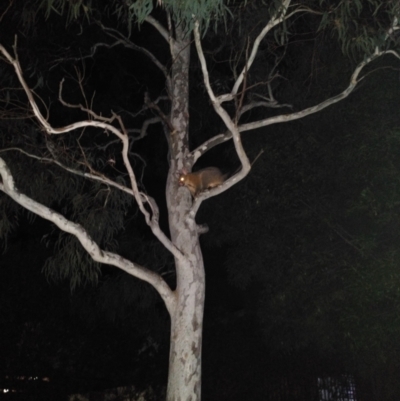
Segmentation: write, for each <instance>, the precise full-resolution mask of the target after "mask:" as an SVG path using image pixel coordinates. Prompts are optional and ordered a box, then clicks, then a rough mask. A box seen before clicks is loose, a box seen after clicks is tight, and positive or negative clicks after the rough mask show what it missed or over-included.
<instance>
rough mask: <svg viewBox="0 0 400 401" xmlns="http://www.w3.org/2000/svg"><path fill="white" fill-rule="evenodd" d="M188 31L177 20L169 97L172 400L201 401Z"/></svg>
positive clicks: (200, 280)
mask: <svg viewBox="0 0 400 401" xmlns="http://www.w3.org/2000/svg"><path fill="white" fill-rule="evenodd" d="M190 39H191V37H190V35H186V36H185V33H184V32H183V31H182V29H181V26H180V25H179V24H178V25H177V26H176V29H175V41H173V42H170V43H171V48H170V50H171V56H172V60H173V64H172V66H171V76H170V78H169V80H168V91H169V96H170V98H171V110H170V122H171V126H172V127H173V132H171V133H170V135H169V148H170V169H169V174H168V180H167V190H166V198H167V207H168V217H169V228H170V234H171V240H172V242H173V243H174V245H175V246H176V247H177V248H178V249H179V250H180V251H181V252H182V253H183V254H184V255H185V259H184V261H183V262H182V261H179V260H175V268H176V289H175V296H176V300H177V302H176V308H175V309H174V310H173V311H171V312H170V316H171V343H170V347H171V348H170V360H169V377H168V389H167V400H168V401H189V400H191V401H200V397H201V344H202V329H203V311H204V295H205V275H204V264H203V256H202V254H201V249H200V242H199V235H198V231H197V225H196V222H195V220H194V216H191V215H189V211H190V208H191V206H192V202H191V195H190V193H189V191H188V190H187V189H186V188H180V187H179V184H178V179H179V175H180V174H181V173H182V169H183V168H191V167H192V166H191V165H190V162H189V161H188V154H189V148H188V143H189V141H188V127H189V111H188V110H189V63H190V42H191V40H190Z"/></svg>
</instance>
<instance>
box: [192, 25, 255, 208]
mask: <svg viewBox="0 0 400 401" xmlns="http://www.w3.org/2000/svg"><path fill="white" fill-rule="evenodd" d="M193 32H194V38H195V45H196V50H197V54H198V56H199V60H200V64H201V70H202V73H203V78H204V85H205V86H206V89H207V93H208V96H209V97H210V100H211V102H212V105H213V107H214V110H215V112H216V113H217V114H218V115H219V116H220V117H221V119H222V121H223V122H224V124H225V126H226V128H227V129H228V130H229V131H230V133H231V135H232V138H233V144H234V146H235V150H236V154H237V155H238V158H239V160H240V162H241V164H242V169H241V170H240V171H239V172H238V173H237V174H235V175H234V176H232V177H231V178H229V179H228V180H226V181H225V182H224V183H223V184H222V185H220V186H218V187H216V188H213V189H212V190H210V191H206V192H203V193H202V194H200V196H198V197H197V198H196V199H195V201H194V202H193V206H192V209H191V213H192V216H194V215H195V213H196V212H197V209H198V208H199V207H200V204H201V202H202V200H204V199H206V198H209V197H211V196H215V195H218V194H220V193H222V192H224V191H226V190H227V189H228V188H230V187H231V186H233V185H235V184H236V183H237V182H239V181H241V180H242V179H243V178H244V177H246V175H247V174H248V173H249V172H250V169H251V165H250V162H249V159H248V157H247V155H246V152H245V150H244V148H243V144H242V140H241V137H240V132H239V130H238V126H237V124H236V123H235V122H234V121H233V120H232V119H231V117H230V116H229V114H228V113H227V111H226V110H225V109H224V108H223V107H222V106H221V103H222V100H220V99H217V98H216V97H215V94H214V92H213V90H212V88H211V85H210V80H209V76H208V69H207V63H206V59H205V57H204V53H203V49H202V46H201V40H200V32H199V22H198V21H195V24H194V31H193ZM193 213H194V215H193Z"/></svg>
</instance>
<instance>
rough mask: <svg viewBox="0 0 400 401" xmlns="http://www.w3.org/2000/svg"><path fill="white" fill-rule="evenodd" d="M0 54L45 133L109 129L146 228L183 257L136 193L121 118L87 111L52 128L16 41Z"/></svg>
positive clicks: (153, 208) (154, 208) (145, 198)
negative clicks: (11, 48)
mask: <svg viewBox="0 0 400 401" xmlns="http://www.w3.org/2000/svg"><path fill="white" fill-rule="evenodd" d="M0 53H2V54H3V55H4V56H5V58H6V60H7V61H8V62H9V63H10V64H11V65H12V66H13V67H14V70H15V72H16V74H17V77H18V79H19V82H20V84H21V86H22V87H23V89H24V91H25V93H26V95H27V97H28V100H29V103H30V106H31V108H32V110H33V113H34V115H35V117H36V119H37V120H38V121H39V123H40V124H41V126H42V127H43V128H44V129H45V131H46V132H47V133H48V134H50V135H51V134H63V133H66V132H70V131H73V130H76V129H79V128H85V127H98V128H102V129H104V130H105V131H108V132H111V133H112V134H114V135H115V136H116V137H117V138H118V139H119V140H120V141H121V142H122V150H121V156H122V160H123V163H124V166H125V168H126V170H127V173H128V176H129V179H130V185H131V188H132V193H133V196H134V197H135V200H136V202H137V204H138V206H139V209H140V211H141V212H142V214H143V215H144V217H145V220H146V223H147V225H148V226H149V227H150V229H151V230H152V232H153V234H154V235H155V236H156V238H157V239H158V240H159V241H160V242H161V243H162V244H163V245H164V246H165V247H166V248H167V249H168V250H169V251H170V252H171V253H172V254H173V255H174V257H175V258H177V259H182V258H183V257H184V256H183V254H182V253H181V252H180V250H179V249H177V248H176V247H175V246H174V244H172V242H171V241H170V239H169V238H168V237H167V236H166V235H165V234H164V233H163V231H162V230H161V229H160V226H159V220H158V219H159V210H158V206H157V204H156V202H155V200H154V199H153V198H151V197H150V196H148V195H147V194H145V193H142V192H140V191H139V189H138V185H137V181H136V177H135V173H134V171H133V168H132V165H131V163H130V160H129V150H130V143H129V135H128V132H127V130H126V129H125V127H124V124H123V122H122V119H121V117H120V116H118V115H116V114H114V113H113V114H112V116H111V117H109V118H106V117H103V116H99V115H98V114H96V113H94V112H93V111H91V110H90V113H89V114H90V116H91V117H92V118H93V120H83V121H78V122H75V123H73V124H69V125H67V126H64V127H60V128H54V127H53V126H52V125H51V124H50V123H49V122H48V121H47V119H46V118H45V117H44V116H43V114H42V113H41V111H40V108H39V107H38V105H37V102H36V100H35V98H34V96H33V93H32V91H31V90H30V88H29V86H28V84H27V83H26V81H25V79H24V76H23V73H22V69H21V66H20V64H19V61H18V57H17V52H16V44H14V54H15V57H12V56H11V55H10V53H8V51H7V50H6V49H5V48H4V46H2V45H0ZM60 96H61V94H60ZM70 106H71V105H70ZM85 111H86V112H88V110H85ZM113 122H117V123H118V125H119V127H120V128H119V129H118V128H116V127H115V126H114V125H112V123H113ZM146 204H147V205H148V207H149V208H150V210H151V212H150V211H149V210H148V209H147V208H146V206H145V205H146Z"/></svg>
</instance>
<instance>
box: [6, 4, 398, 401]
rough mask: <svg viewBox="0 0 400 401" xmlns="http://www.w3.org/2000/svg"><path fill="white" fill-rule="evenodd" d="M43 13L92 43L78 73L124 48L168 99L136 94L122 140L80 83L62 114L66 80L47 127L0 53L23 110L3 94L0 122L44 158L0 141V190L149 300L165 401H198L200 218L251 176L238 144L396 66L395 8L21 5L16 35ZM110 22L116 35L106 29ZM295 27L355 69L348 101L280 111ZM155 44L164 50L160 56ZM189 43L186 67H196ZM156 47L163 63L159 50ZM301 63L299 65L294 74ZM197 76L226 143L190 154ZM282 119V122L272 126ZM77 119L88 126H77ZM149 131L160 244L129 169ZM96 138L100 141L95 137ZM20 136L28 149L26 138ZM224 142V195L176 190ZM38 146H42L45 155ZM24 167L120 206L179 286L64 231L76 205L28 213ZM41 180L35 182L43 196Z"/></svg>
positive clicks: (209, 142)
mask: <svg viewBox="0 0 400 401" xmlns="http://www.w3.org/2000/svg"><path fill="white" fill-rule="evenodd" d="M39 6H41V9H44V12H45V14H46V16H47V17H49V16H50V15H52V13H53V12H56V13H58V14H63V13H64V15H65V14H66V15H67V19H68V20H69V21H70V22H72V21H74V22H75V23H77V22H78V24H80V25H81V30H80V32H78V33H79V34H80V35H83V36H84V37H86V40H87V42H90V41H91V43H90V48H88V49H87V52H86V53H85V54H82V53H80V54H79V55H77V54H75V55H74V57H73V58H71V59H73V60H74V61H77V60H79V59H81V60H84V59H85V58H88V57H94V56H95V55H96V53H97V52H99V51H100V49H104V48H105V49H113V48H115V47H117V46H122V47H124V48H125V49H127V50H130V51H132V52H136V53H137V54H139V55H140V56H141V57H142V58H145V59H147V61H148V62H150V63H151V64H152V65H153V66H155V68H156V69H157V71H158V72H159V73H160V74H161V75H162V77H163V80H164V83H165V92H164V93H165V96H162V95H163V91H160V92H159V93H158V94H157V95H156V96H154V95H153V94H151V93H150V92H149V93H147V92H146V93H142V94H141V95H144V103H143V106H142V108H141V109H140V110H131V111H130V113H131V114H130V115H134V116H137V115H141V116H143V115H146V113H149V112H151V113H152V114H151V115H150V113H149V114H147V115H148V118H146V119H143V120H142V121H141V126H139V127H138V126H136V127H127V126H126V125H127V123H126V118H125V116H124V115H123V114H122V113H120V112H113V111H110V112H109V114H108V115H105V114H104V112H100V111H98V110H96V108H95V107H94V106H92V105H93V101H92V100H93V99H92V100H89V99H88V96H87V95H86V94H85V86H84V80H83V79H82V76H81V75H79V72H78V73H77V78H76V85H77V87H78V88H79V89H80V90H81V91H82V96H83V99H84V102H82V103H80V102H76V103H72V102H71V101H68V100H67V98H66V96H65V91H66V90H68V88H67V86H66V84H65V82H64V80H61V83H60V90H59V96H58V100H59V102H60V103H61V104H62V105H63V106H64V108H65V110H64V112H63V116H62V119H60V120H59V121H58V120H57V119H56V118H55V117H54V116H52V113H51V111H50V108H49V107H48V104H47V102H46V101H45V100H42V99H40V98H39V97H38V96H37V95H36V93H35V91H34V90H33V88H32V87H30V86H29V84H28V82H29V80H28V79H27V78H25V76H26V74H24V70H26V69H27V66H25V65H23V63H22V62H20V59H19V57H18V55H19V54H18V46H17V40H15V41H14V44H13V45H11V43H2V44H1V46H0V52H1V55H2V60H3V67H4V63H7V64H9V66H10V67H11V68H12V69H13V71H14V74H15V77H16V79H17V81H18V85H19V87H20V88H21V89H22V90H23V92H24V95H25V99H26V100H27V104H26V103H22V100H21V97H20V96H19V94H14V93H13V92H12V90H11V89H7V90H4V91H3V94H4V99H3V100H4V103H3V105H4V109H3V114H2V115H3V116H4V118H6V117H7V116H13V118H22V117H25V118H29V119H31V120H34V121H35V124H36V125H38V126H39V131H36V134H37V133H38V132H39V139H37V143H40V144H41V145H40V146H39V145H38V146H37V147H36V148H35V146H34V141H33V142H32V141H31V142H30V146H29V148H27V147H26V146H25V142H24V141H13V135H12V134H11V137H10V135H7V136H5V137H4V138H3V141H2V146H3V148H2V149H1V152H2V157H1V158H0V174H1V177H2V180H1V183H0V189H1V191H2V192H3V193H4V194H6V195H8V197H10V198H11V199H13V200H14V201H15V202H16V203H18V204H19V205H20V206H22V208H25V209H27V210H29V211H30V212H32V213H34V214H36V215H39V216H41V217H42V218H44V219H47V220H49V221H51V222H52V223H54V224H55V225H56V226H57V227H58V228H59V229H60V230H61V231H62V232H64V233H68V234H71V235H72V236H75V237H76V238H77V239H78V241H79V242H80V244H81V245H82V247H83V248H84V250H85V252H86V253H87V255H89V256H90V257H91V258H92V259H93V260H94V261H96V262H100V263H104V264H108V265H111V266H115V267H117V268H119V269H122V270H124V271H126V272H127V273H129V274H131V275H133V276H135V277H136V278H138V279H140V280H143V281H145V282H147V283H149V284H150V285H152V286H153V287H154V288H155V289H156V291H157V292H158V294H159V295H160V297H161V298H162V300H163V302H164V304H165V306H166V308H167V310H168V312H169V315H170V319H171V333H170V363H169V378H168V389H167V399H168V400H170V401H172V400H182V401H183V400H199V399H200V396H201V349H202V327H203V309H204V297H205V274H204V264H203V257H202V252H201V248H200V241H199V237H200V235H201V234H204V233H205V232H207V226H205V225H198V224H197V223H196V214H197V212H198V210H199V208H200V206H201V204H202V202H204V201H206V200H207V199H208V198H210V197H214V196H217V195H219V194H221V193H222V192H225V191H227V190H228V189H229V188H231V187H232V186H234V185H235V184H237V183H238V182H240V181H241V180H243V179H244V178H245V177H246V176H247V175H248V174H249V172H250V170H251V163H250V161H249V158H248V155H247V154H246V151H245V149H244V147H243V144H242V135H243V134H244V133H245V132H247V131H252V130H256V129H259V128H262V127H267V126H270V125H272V124H276V123H283V122H288V121H293V120H296V119H300V118H304V117H306V116H308V115H310V114H313V113H317V112H319V111H320V110H322V109H324V108H326V107H328V106H330V105H332V104H334V103H336V102H338V101H341V100H343V99H345V98H346V97H347V96H349V95H350V94H351V92H352V91H353V90H354V88H355V87H356V86H357V84H358V83H359V82H360V81H361V80H362V79H363V78H364V77H365V75H363V74H364V71H365V68H366V67H367V66H369V65H370V64H371V63H373V61H374V60H376V59H377V58H380V57H382V56H385V55H391V56H395V57H399V54H398V53H397V52H396V46H397V45H398V35H397V31H398V29H399V26H398V13H399V8H398V6H397V3H395V2H387V3H385V4H383V3H382V2H381V1H378V0H376V1H374V0H371V1H368V2H362V1H361V0H356V1H354V2H342V1H323V0H320V1H312V0H310V1H305V2H300V3H298V2H292V1H291V0H274V1H248V2H232V3H229V2H224V1H222V0H201V1H195V2H194V1H191V0H186V1H176V0H158V1H157V2H154V1H152V0H143V1H133V0H125V1H120V0H115V1H112V2H110V3H108V4H107V5H105V6H104V7H102V6H101V5H98V6H94V5H93V3H92V2H91V1H84V0H79V1H66V0H46V1H40V2H39V1H35V0H32V1H31V2H25V4H24V6H23V7H22V6H19V7H22V8H20V9H19V10H18V12H20V14H19V15H20V16H21V21H24V22H23V23H24V24H25V25H34V24H35V22H34V21H35V18H40V15H39V14H38V13H39V11H38V10H39V9H40V8H39ZM15 7H17V6H15V5H14V4H13V2H12V1H10V2H9V4H8V7H4V9H3V12H2V20H3V22H2V23H5V22H4V21H5V17H7V15H10V13H11V12H14V11H15ZM17 8H18V7H17ZM16 12H17V11H16ZM7 13H8V14H7ZM113 18H114V19H115V18H116V19H117V20H118V22H119V24H117V25H115V26H110V25H108V24H109V23H111V22H110V21H113ZM88 23H90V24H92V25H90V27H93V26H96V27H97V29H98V30H99V31H100V32H101V33H102V35H104V37H105V38H106V39H105V40H104V41H102V42H100V41H97V39H95V38H94V37H95V35H92V34H91V32H92V31H90V29H87V28H86V27H87V25H85V24H88ZM124 23H125V25H124ZM135 24H139V25H142V26H143V27H144V26H145V25H146V26H148V27H150V28H152V29H153V30H154V33H152V34H151V35H152V40H149V41H148V42H147V43H146V42H145V41H141V42H140V43H136V42H135V39H134V38H135V37H136V35H134V34H133V32H136V31H135V29H136V25H135ZM304 27H306V28H307V29H306V30H307V31H310V27H311V31H312V32H313V33H314V34H317V33H319V32H323V31H324V30H329V31H331V32H333V35H334V37H335V38H336V39H338V40H339V41H340V42H341V44H342V47H343V50H344V52H345V53H348V54H352V55H353V56H354V57H355V58H357V60H359V61H358V63H356V64H355V67H354V69H353V71H352V73H351V74H350V76H349V77H348V85H347V87H345V88H344V89H343V90H342V91H340V90H338V91H337V93H336V94H334V95H333V96H332V97H329V98H327V99H324V100H322V101H320V102H319V103H317V104H314V105H311V106H309V107H306V108H301V107H299V106H297V107H296V108H295V107H294V106H293V105H291V104H290V99H282V100H280V99H278V97H277V96H276V93H275V90H276V89H277V88H279V82H280V80H282V79H284V77H283V76H282V73H280V72H279V69H280V67H281V66H282V65H283V64H284V61H285V55H286V50H287V47H288V46H289V45H290V44H291V42H292V41H293V40H294V39H296V40H298V39H299V36H298V35H300V34H301V32H302V30H303V31H304ZM146 32H149V31H148V30H147V31H146ZM155 34H157V35H158V37H159V38H158V39H157V46H156V47H155V46H154V35H155ZM85 35H86V36H85ZM207 40H209V43H211V44H214V46H215V48H214V49H212V50H213V51H210V52H205V51H204V50H203V45H204V43H205V41H207ZM193 43H194V49H195V51H194V53H195V56H192V53H193V52H192V50H193V49H192V44H193ZM161 44H162V46H163V47H164V49H163V50H160V47H161ZM146 45H149V46H148V47H146ZM220 49H224V52H222V53H221V54H223V55H224V56H225V57H226V56H227V55H229V56H228V57H227V58H226V59H225V61H226V62H225V74H224V77H223V78H224V85H222V86H218V85H217V83H218V80H217V79H215V77H214V76H213V73H214V71H213V70H211V69H210V68H209V67H208V66H209V65H210V63H212V62H213V60H214V59H215V57H217V56H216V54H217V53H218V51H219V50H220ZM165 50H167V52H168V55H169V56H168V60H167V61H166V60H165V59H164V57H163V56H162V55H164V54H165ZM301 61H302V60H301V59H300V60H298V63H300V62H301ZM127 62H129V60H127ZM193 66H197V68H198V69H199V70H200V71H201V75H202V83H201V85H202V87H203V90H204V93H205V94H206V96H207V97H208V99H209V103H210V104H211V106H212V108H213V111H214V113H215V115H216V116H218V118H219V119H220V121H221V123H222V125H223V126H224V129H222V132H218V131H215V132H212V133H211V134H210V135H209V137H207V138H205V139H204V140H203V141H202V142H201V143H200V144H198V146H196V147H194V148H190V146H189V144H190V143H191V141H190V135H191V132H193V129H192V130H190V129H189V117H190V116H189V82H190V75H189V72H190V68H191V67H193ZM128 68H129V67H128ZM9 71H10V70H7V73H9ZM226 71H228V72H229V77H228V74H227V73H226ZM31 75H32V72H31ZM104 84H105V82H104ZM41 93H42V92H41ZM21 109H23V112H24V114H23V115H22V114H19V115H18V112H17V111H16V110H21ZM279 110H283V112H282V113H279ZM77 111H81V112H82V114H81V115H85V116H84V117H83V118H80V117H76V116H78V114H77ZM69 112H70V113H71V114H70V115H71V116H70V118H69V120H68V122H67V123H65V124H64V119H65V115H66V114H67V113H69ZM75 118H76V119H75ZM74 119H75V120H74ZM154 124H159V126H160V127H162V129H163V131H164V132H165V136H166V142H167V145H168V146H167V148H168V154H167V157H168V166H169V167H168V175H167V179H166V190H165V199H166V205H167V213H168V230H165V229H164V230H163V229H162V227H161V226H160V209H159V206H158V204H157V202H156V200H155V198H154V197H152V194H151V193H147V192H146V191H145V189H144V188H143V185H141V182H140V177H138V171H137V169H136V170H135V166H134V161H133V158H134V157H138V155H136V156H135V155H134V153H133V150H132V147H133V145H134V146H136V145H137V143H138V141H139V140H142V139H143V138H145V137H146V136H147V135H148V132H149V129H150V128H149V127H150V126H152V125H154ZM96 130H97V131H98V133H97V134H94V132H96ZM71 134H72V135H75V136H76V138H75V140H70V139H68V141H67V139H65V140H63V139H61V140H60V139H59V138H71ZM24 135H25V137H26V136H27V135H29V132H25V133H24ZM68 135H69V136H68ZM99 135H102V136H101V138H102V139H101V143H99V144H95V140H94V139H93V138H94V137H95V136H96V138H98V136H99ZM30 139H31V138H30ZM30 139H29V138H28V139H27V141H29V140H30ZM227 142H230V143H232V146H233V149H234V151H235V153H236V155H237V158H238V160H239V162H240V166H241V167H240V168H239V169H238V171H237V172H236V173H235V174H233V175H232V176H231V177H230V178H229V179H227V180H226V181H224V182H223V183H222V185H218V186H216V187H214V188H211V189H210V190H206V191H202V192H200V193H199V194H196V196H195V197H194V198H192V196H191V193H190V192H189V191H188V190H187V188H185V187H181V186H180V185H179V178H180V177H181V176H182V175H184V174H187V173H188V172H190V171H191V170H192V168H193V166H194V165H195V163H196V162H197V161H198V160H199V159H200V158H201V157H202V156H204V155H205V154H206V153H207V152H208V151H210V150H211V149H214V148H216V147H218V146H219V145H221V144H224V143H227ZM43 143H45V146H42V145H43ZM111 148H112V149H114V153H113V154H112V157H110V158H108V159H107V160H105V161H104V163H103V164H102V165H100V164H99V161H98V160H97V159H96V157H95V154H96V151H98V150H99V149H103V150H107V149H111ZM16 152H19V157H11V156H9V155H10V154H15V153H16ZM139 156H140V155H139ZM24 157H25V158H29V159H30V162H29V163H42V164H44V163H45V166H46V172H47V173H48V174H50V175H51V176H52V177H54V176H55V177H57V176H61V174H63V177H65V175H64V174H71V175H74V176H78V177H80V178H83V179H85V180H87V181H88V183H87V184H85V185H84V186H82V191H88V192H90V191H91V190H92V191H93V188H96V196H97V195H99V194H100V192H103V193H107V194H108V195H107V197H106V198H104V203H103V207H104V209H107V207H108V205H107V202H108V199H114V201H115V198H116V197H118V196H119V194H122V195H123V196H121V198H123V199H126V197H128V198H129V199H133V200H134V201H135V203H136V205H137V207H138V210H139V211H140V213H141V214H142V216H143V219H144V221H145V222H146V224H147V226H148V227H149V228H150V230H151V232H152V234H153V235H154V237H155V238H156V239H157V240H158V241H159V242H160V243H161V244H162V246H163V247H164V248H165V249H166V250H167V251H168V252H169V253H170V254H171V255H172V257H173V259H174V262H175V275H176V282H175V283H174V284H172V285H171V284H170V283H169V282H168V281H167V280H166V279H165V278H164V276H163V275H162V274H160V273H159V272H155V271H154V270H151V269H149V268H147V267H146V266H144V265H142V264H140V263H139V262H138V261H136V260H129V259H127V258H125V257H123V256H122V255H119V254H117V253H115V252H112V251H111V250H109V249H105V248H104V247H102V242H101V238H100V239H97V238H98V236H99V232H100V231H101V232H103V231H107V227H104V226H101V225H100V224H99V225H98V226H97V228H96V224H94V225H93V226H92V227H90V228H88V227H86V226H85V224H83V223H82V224H80V223H79V222H80V221H81V220H79V218H78V217H77V216H75V217H76V219H73V218H71V216H73V214H72V215H71V214H68V210H69V209H68V208H69V207H73V206H74V205H72V204H73V203H74V202H78V201H77V199H76V198H77V197H74V199H71V200H69V199H68V197H65V198H63V200H62V202H61V206H59V207H58V208H57V210H53V209H51V208H50V207H49V206H53V205H49V204H48V203H46V202H47V201H46V199H45V198H43V197H42V198H40V199H37V198H36V199H35V193H32V192H33V191H29V188H28V190H26V191H22V190H21V185H19V184H18V182H19V173H21V171H22V167H21V166H20V165H18V161H20V160H21V158H24ZM106 165H107V166H112V167H115V168H114V169H113V170H112V173H110V174H108V171H109V170H107V168H106V167H105V166H106ZM60 171H62V173H60ZM118 173H120V174H118ZM14 178H15V180H16V181H17V184H15V181H14ZM48 179H49V178H48V177H46V175H45V174H44V175H43V185H45V183H46V182H47V181H46V180H48ZM64 179H65V178H64ZM162 185H165V183H162ZM116 194H117V195H116ZM99 196H100V195H99ZM68 202H71V205H70V204H68ZM66 203H67V204H66ZM161 217H162V216H161ZM121 225H122V224H121ZM7 227H8V224H3V228H4V229H6V228H7ZM211 235H212V234H211ZM66 256H68V255H66ZM83 259H84V258H82V260H83ZM82 260H81V261H82Z"/></svg>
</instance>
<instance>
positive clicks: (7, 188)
mask: <svg viewBox="0 0 400 401" xmlns="http://www.w3.org/2000/svg"><path fill="white" fill-rule="evenodd" d="M0 175H1V177H2V182H1V183H0V190H1V191H3V192H4V193H6V194H7V195H8V196H10V197H11V198H12V199H13V200H14V201H15V202H17V203H18V204H19V205H21V206H22V207H24V208H25V209H27V210H29V211H30V212H32V213H34V214H36V215H38V216H41V217H43V218H44V219H46V220H48V221H51V222H52V223H54V224H55V225H56V226H57V227H59V228H60V229H61V230H62V231H64V232H67V233H69V234H72V235H74V236H75V237H76V238H77V239H78V241H79V242H80V243H81V245H82V246H83V248H84V249H85V250H86V252H87V253H88V254H89V255H90V256H91V257H92V259H93V260H94V261H96V262H100V263H105V264H108V265H112V266H115V267H118V268H119V269H121V270H124V271H126V272H127V273H129V274H130V275H132V276H135V277H137V278H139V279H140V280H143V281H146V282H147V283H149V284H151V285H152V286H153V287H154V288H155V289H156V290H157V292H158V293H159V294H160V296H161V298H162V299H163V301H164V302H165V304H166V306H167V309H168V311H169V312H170V313H171V312H172V311H173V310H174V308H175V303H176V301H175V296H174V293H173V292H172V291H171V289H170V288H169V286H168V284H167V283H166V282H165V281H164V280H163V279H162V277H161V276H160V275H158V274H157V273H154V272H153V271H151V270H149V269H147V268H145V267H143V266H141V265H139V264H136V263H133V262H131V261H129V260H128V259H125V258H123V257H122V256H120V255H117V254H115V253H113V252H108V251H105V250H103V249H101V248H100V247H99V246H98V245H97V244H96V243H95V242H94V241H93V239H92V238H91V237H90V235H89V234H88V233H87V231H86V230H85V229H84V228H83V227H82V226H81V225H80V224H76V223H74V222H72V221H70V220H68V219H66V218H65V217H64V216H62V215H61V214H59V213H57V212H55V211H54V210H52V209H50V208H48V207H47V206H44V205H42V204H40V203H38V202H36V201H35V200H33V199H31V198H29V197H28V196H26V195H24V194H21V193H20V192H19V191H18V190H17V188H16V187H15V184H14V179H13V177H12V175H11V172H10V170H9V168H8V166H7V164H6V163H5V161H4V160H3V159H2V158H0Z"/></svg>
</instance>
